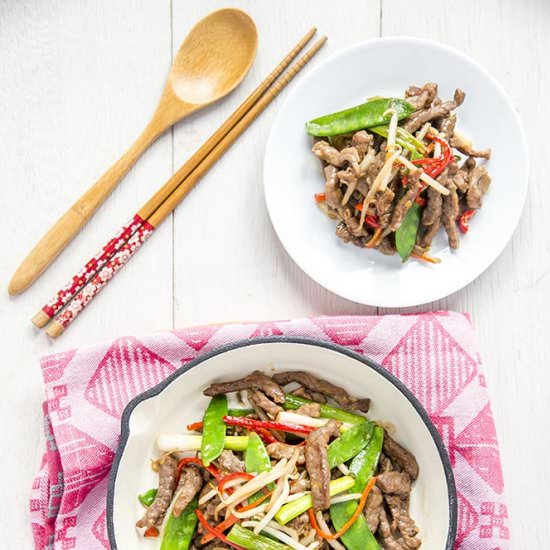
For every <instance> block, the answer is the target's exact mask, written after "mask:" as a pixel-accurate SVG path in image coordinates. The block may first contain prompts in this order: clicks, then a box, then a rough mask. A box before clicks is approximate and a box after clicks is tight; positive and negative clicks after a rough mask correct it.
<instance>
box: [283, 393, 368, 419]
mask: <svg viewBox="0 0 550 550" xmlns="http://www.w3.org/2000/svg"><path fill="white" fill-rule="evenodd" d="M306 403H315V401H311V400H310V399H305V398H304V397H298V396H297V395H292V394H290V393H287V394H286V400H285V402H284V403H283V407H284V408H285V409H289V410H293V409H298V408H299V407H301V406H302V405H305V404H306ZM320 407H321V417H322V418H334V420H339V421H340V422H347V423H348V424H361V423H362V422H365V421H366V420H367V419H366V418H365V417H364V416H361V415H359V414H354V413H351V412H348V411H344V410H343V409H338V408H337V407H331V406H330V405H324V404H321V405H320Z"/></svg>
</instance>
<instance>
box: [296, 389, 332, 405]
mask: <svg viewBox="0 0 550 550" xmlns="http://www.w3.org/2000/svg"><path fill="white" fill-rule="evenodd" d="M292 395H297V396H298V397H304V398H305V399H309V400H310V401H315V402H316V403H326V402H327V400H326V397H325V396H324V395H323V394H322V393H318V392H314V391H308V390H306V388H304V386H300V387H299V388H296V389H295V390H294V391H293V392H292Z"/></svg>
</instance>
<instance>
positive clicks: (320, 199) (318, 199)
mask: <svg viewBox="0 0 550 550" xmlns="http://www.w3.org/2000/svg"><path fill="white" fill-rule="evenodd" d="M313 196H314V197H315V202H325V201H326V200H327V194H326V193H315V195H313Z"/></svg>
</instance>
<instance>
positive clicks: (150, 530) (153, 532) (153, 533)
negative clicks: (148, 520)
mask: <svg viewBox="0 0 550 550" xmlns="http://www.w3.org/2000/svg"><path fill="white" fill-rule="evenodd" d="M143 536H144V537H145V538H147V539H156V538H157V537H158V536H159V530H158V529H157V528H156V527H155V526H154V525H151V527H147V529H146V530H145V532H144V533H143Z"/></svg>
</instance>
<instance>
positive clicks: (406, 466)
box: [383, 430, 418, 480]
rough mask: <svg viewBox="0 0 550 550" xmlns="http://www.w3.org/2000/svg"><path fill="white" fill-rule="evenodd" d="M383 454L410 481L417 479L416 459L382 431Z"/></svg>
mask: <svg viewBox="0 0 550 550" xmlns="http://www.w3.org/2000/svg"><path fill="white" fill-rule="evenodd" d="M383 450H384V454H385V455H386V456H387V457H389V458H390V460H391V461H392V462H393V463H394V464H397V465H398V466H399V467H400V468H401V469H402V470H403V471H405V472H407V473H408V474H409V476H410V478H411V479H412V480H415V479H416V478H417V477H418V463H417V462H416V458H414V456H413V455H412V453H410V452H409V451H407V449H405V448H403V447H402V446H401V445H399V443H397V441H395V440H394V439H393V438H392V437H391V436H390V435H389V434H388V432H387V431H385V430H384V445H383Z"/></svg>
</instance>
